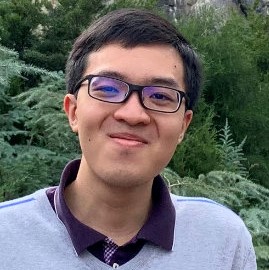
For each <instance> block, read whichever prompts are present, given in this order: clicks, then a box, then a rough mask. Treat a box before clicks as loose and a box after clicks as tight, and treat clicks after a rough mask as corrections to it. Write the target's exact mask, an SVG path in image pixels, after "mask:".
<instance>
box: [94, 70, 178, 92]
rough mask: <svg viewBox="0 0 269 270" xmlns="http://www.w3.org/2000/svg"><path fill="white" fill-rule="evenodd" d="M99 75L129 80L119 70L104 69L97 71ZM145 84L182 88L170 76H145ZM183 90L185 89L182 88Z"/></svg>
mask: <svg viewBox="0 0 269 270" xmlns="http://www.w3.org/2000/svg"><path fill="white" fill-rule="evenodd" d="M95 75H99V76H108V77H112V78H115V79H119V80H123V81H126V82H129V80H128V78H127V77H126V76H124V74H122V73H120V72H117V71H109V70H103V71H100V72H97V74H95ZM145 82H146V83H145V86H147V85H148V86H151V85H156V86H167V87H172V88H176V89H180V88H181V87H180V86H179V85H178V83H177V81H176V80H174V79H173V78H170V77H153V78H149V79H147V78H145ZM180 90H183V89H180Z"/></svg>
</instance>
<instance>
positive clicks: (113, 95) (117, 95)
mask: <svg viewBox="0 0 269 270" xmlns="http://www.w3.org/2000/svg"><path fill="white" fill-rule="evenodd" d="M127 92H128V85H127V84H125V83H124V82H122V81H119V80H117V79H112V78H107V77H102V76H96V77H93V78H92V80H91V83H90V85H89V94H90V95H91V96H92V97H94V98H96V99H99V100H103V101H108V102H121V101H123V100H124V98H125V96H126V94H127Z"/></svg>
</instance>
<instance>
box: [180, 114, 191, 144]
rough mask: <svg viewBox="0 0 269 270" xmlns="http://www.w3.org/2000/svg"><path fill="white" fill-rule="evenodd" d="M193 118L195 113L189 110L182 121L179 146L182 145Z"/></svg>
mask: <svg viewBox="0 0 269 270" xmlns="http://www.w3.org/2000/svg"><path fill="white" fill-rule="evenodd" d="M192 116H193V111H192V110H187V111H186V112H185V114H184V118H183V121H182V127H181V133H180V134H179V136H178V144H180V143H181V142H182V140H183V138H184V135H185V133H186V131H187V129H188V127H189V125H190V123H191V120H192Z"/></svg>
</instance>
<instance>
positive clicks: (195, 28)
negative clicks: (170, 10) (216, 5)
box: [178, 9, 269, 186]
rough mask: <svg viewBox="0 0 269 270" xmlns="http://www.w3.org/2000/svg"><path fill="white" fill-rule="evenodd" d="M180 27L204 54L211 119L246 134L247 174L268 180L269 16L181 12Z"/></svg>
mask: <svg viewBox="0 0 269 270" xmlns="http://www.w3.org/2000/svg"><path fill="white" fill-rule="evenodd" d="M178 27H179V28H180V30H181V31H182V32H183V34H184V35H185V36H186V37H187V38H188V39H189V40H190V42H191V43H192V44H194V45H195V46H196V47H197V50H198V51H199V53H200V55H202V59H203V62H204V67H205V72H204V73H205V74H206V79H205V89H204V97H205V101H206V103H208V104H212V105H213V106H214V112H215V114H216V116H217V117H215V118H214V124H213V125H214V126H215V127H216V128H217V129H219V128H220V127H221V126H222V123H223V122H224V121H225V119H226V118H228V119H229V124H230V126H231V130H232V131H233V133H234V136H235V140H236V141H242V139H243V138H244V136H247V138H248V140H247V141H246V143H245V145H244V148H245V154H246V157H247V158H248V160H249V162H251V164H250V176H251V177H252V178H253V179H255V180H256V181H258V182H260V183H262V184H263V185H265V186H269V182H268V176H269V174H268V173H269V168H268V166H269V136H268V134H269V104H268V102H269V101H268V95H269V75H268V74H269V70H268V67H269V65H268V61H269V60H268V59H269V57H268V52H269V32H268V30H269V17H268V16H261V15H259V14H256V13H254V12H253V13H252V12H251V11H249V16H248V18H247V19H246V18H245V17H244V16H241V15H239V14H238V13H236V12H232V11H231V12H227V13H223V12H220V10H217V11H216V10H210V9H209V10H204V11H201V13H199V14H194V15H192V16H188V17H181V18H180V20H179V22H178ZM242 136H243V137H242Z"/></svg>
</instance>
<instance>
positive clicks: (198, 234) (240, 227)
mask: <svg viewBox="0 0 269 270" xmlns="http://www.w3.org/2000/svg"><path fill="white" fill-rule="evenodd" d="M171 199H172V202H173V204H174V207H175V210H176V222H175V242H174V243H175V247H182V246H185V247H186V248H187V249H189V250H193V249H195V250H196V249H197V250H198V251H197V256H198V257H199V256H200V255H201V254H202V255H201V258H204V256H206V254H216V256H215V257H211V260H213V259H215V260H216V258H218V256H217V254H219V255H220V257H219V258H220V259H219V261H218V262H217V261H216V262H215V263H216V264H217V263H219V262H222V263H223V262H224V261H226V263H227V265H228V264H229V263H232V264H233V266H234V268H233V267H232V268H233V269H251V270H252V269H253V270H254V269H256V263H255V252H254V248H253V244H252V237H251V234H250V232H249V231H248V229H247V227H246V225H245V224H244V222H243V220H242V219H241V218H240V217H239V216H238V215H237V214H236V213H234V212H233V211H232V210H230V209H229V208H227V207H225V206H223V205H221V204H219V203H217V202H215V201H213V200H210V199H207V198H199V197H198V198H197V197H181V196H176V195H171Z"/></svg>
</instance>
